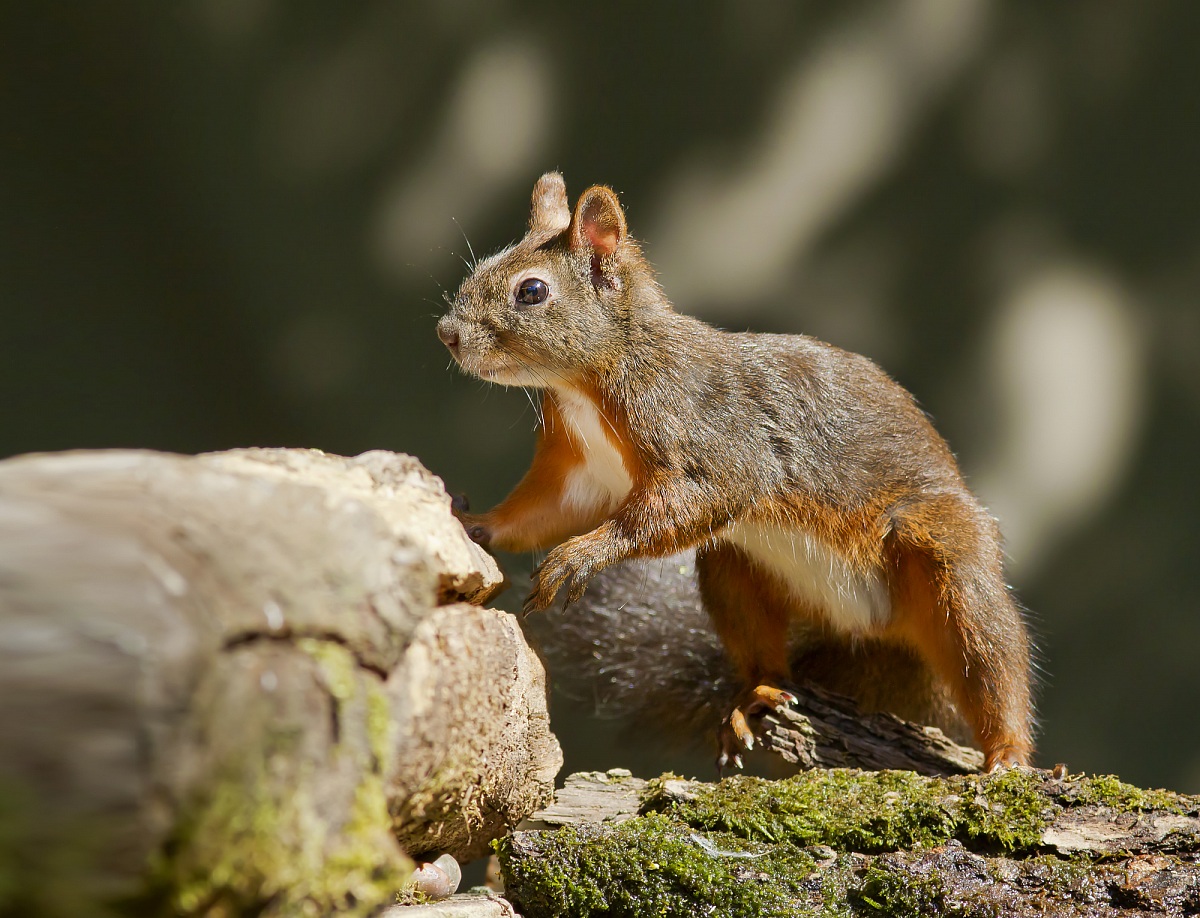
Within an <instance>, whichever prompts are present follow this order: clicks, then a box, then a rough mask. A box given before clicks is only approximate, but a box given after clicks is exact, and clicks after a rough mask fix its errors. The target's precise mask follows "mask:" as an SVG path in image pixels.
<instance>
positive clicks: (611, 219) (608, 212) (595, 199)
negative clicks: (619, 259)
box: [571, 185, 626, 256]
mask: <svg viewBox="0 0 1200 918" xmlns="http://www.w3.org/2000/svg"><path fill="white" fill-rule="evenodd" d="M625 233H626V229H625V211H623V210H621V202H620V201H618V200H617V195H616V193H615V192H614V191H613V190H612V189H611V188H605V187H604V186H603V185H593V186H592V187H591V188H589V189H588V190H587V191H585V192H584V193H583V194H582V195H580V196H579V201H578V203H576V205H575V216H574V217H572V218H571V248H573V249H579V248H582V247H584V246H587V247H588V248H590V249H591V250H592V252H593V253H594V254H596V255H600V256H605V255H611V254H612V253H613V252H615V251H616V250H617V246H618V245H620V244H621V240H622V239H624V238H625Z"/></svg>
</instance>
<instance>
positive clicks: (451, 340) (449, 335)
mask: <svg viewBox="0 0 1200 918" xmlns="http://www.w3.org/2000/svg"><path fill="white" fill-rule="evenodd" d="M437 334H438V337H439V338H441V339H442V344H444V345H446V347H448V348H450V350H451V351H455V352H457V351H458V332H456V331H455V330H454V329H452V328H443V327H442V326H441V325H439V326H438V330H437Z"/></svg>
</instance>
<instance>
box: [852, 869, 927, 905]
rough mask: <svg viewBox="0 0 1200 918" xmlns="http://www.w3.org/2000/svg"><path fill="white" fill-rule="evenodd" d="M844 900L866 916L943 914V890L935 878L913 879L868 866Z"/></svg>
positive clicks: (895, 872) (899, 873) (908, 875)
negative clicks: (858, 882) (860, 879)
mask: <svg viewBox="0 0 1200 918" xmlns="http://www.w3.org/2000/svg"><path fill="white" fill-rule="evenodd" d="M847 898H848V899H849V900H850V902H852V903H853V904H854V905H856V906H858V908H859V909H860V910H861V911H863V912H866V913H867V914H869V915H887V916H889V918H928V916H930V915H941V914H943V913H944V911H945V908H944V906H945V898H946V890H945V887H944V885H943V884H942V882H941V881H940V880H939V879H938V878H937V877H914V876H912V875H911V874H909V873H907V872H904V873H901V872H898V871H894V870H888V869H884V868H883V867H880V866H875V865H872V866H871V867H868V868H867V870H866V873H865V874H864V875H863V878H862V882H861V883H860V884H859V885H858V886H855V887H852V888H851V889H850V890H849V891H848V895H847Z"/></svg>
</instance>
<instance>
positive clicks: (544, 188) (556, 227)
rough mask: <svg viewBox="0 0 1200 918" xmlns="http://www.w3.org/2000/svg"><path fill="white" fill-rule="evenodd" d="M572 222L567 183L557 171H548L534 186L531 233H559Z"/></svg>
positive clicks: (530, 219)
mask: <svg viewBox="0 0 1200 918" xmlns="http://www.w3.org/2000/svg"><path fill="white" fill-rule="evenodd" d="M570 224H571V208H570V206H569V205H568V204H567V184H566V182H564V181H563V177H562V176H561V175H559V174H558V173H557V172H547V173H546V174H545V175H543V176H542V177H541V178H540V179H538V180H537V184H536V185H534V186H533V201H532V202H531V203H530V207H529V231H530V232H531V233H558V232H561V231H562V230H565V229H566V228H567V227H568V226H570Z"/></svg>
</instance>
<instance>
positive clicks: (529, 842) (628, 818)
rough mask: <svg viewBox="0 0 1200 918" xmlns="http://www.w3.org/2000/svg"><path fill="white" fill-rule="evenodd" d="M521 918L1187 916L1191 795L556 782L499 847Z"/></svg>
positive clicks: (950, 780)
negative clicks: (546, 804)
mask: <svg viewBox="0 0 1200 918" xmlns="http://www.w3.org/2000/svg"><path fill="white" fill-rule="evenodd" d="M499 855H500V862H501V867H502V870H503V874H504V882H505V888H506V896H507V897H508V898H509V899H510V900H511V901H512V902H513V903H514V905H515V906H516V908H517V909H518V911H520V912H521V914H523V915H524V916H525V918H545V916H571V918H587V916H592V915H596V916H598V915H623V916H640V915H646V916H651V915H653V916H676V915H677V916H688V918H691V916H695V915H700V914H712V915H737V916H759V915H778V916H784V915H786V916H804V915H814V916H816V915H863V916H867V915H888V916H910V915H911V916H918V915H920V916H936V915H954V916H960V918H962V916H975V915H978V916H981V918H983V916H989V918H990V916H996V915H1006V916H1007V915H1013V916H1023V915H1030V916H1032V915H1038V916H1057V915H1063V916H1067V915H1070V916H1079V915H1112V916H1123V915H1130V916H1132V915H1194V914H1197V912H1198V911H1200V862H1198V860H1200V798H1196V797H1185V796H1181V795H1177V794H1171V793H1167V792H1164V791H1144V790H1140V789H1138V788H1135V787H1132V786H1130V785H1127V784H1122V783H1121V782H1120V781H1117V780H1116V779H1114V778H1109V777H1084V776H1066V777H1063V778H1056V777H1055V776H1054V775H1053V774H1052V773H1050V772H1040V771H1034V770H1032V769H1012V770H1009V771H1004V772H1000V773H997V774H994V775H986V776H981V775H972V776H955V777H944V778H930V777H921V776H918V775H916V774H913V773H911V772H897V771H879V772H863V771H851V770H814V771H809V772H804V773H801V774H799V775H796V776H795V777H793V778H789V779H785V780H782V781H766V780H763V779H758V778H749V777H737V778H730V779H727V780H725V781H723V782H721V783H720V784H704V783H701V782H695V781H683V780H680V779H677V778H674V777H673V776H664V777H663V778H660V779H656V780H654V781H650V782H644V781H639V780H638V779H636V778H632V777H629V776H628V775H627V773H624V774H623V773H620V772H616V773H614V772H609V773H607V774H591V775H577V776H572V777H571V778H569V779H568V781H567V786H566V788H564V790H563V791H561V792H560V793H559V796H558V800H557V801H556V803H555V805H554V806H553V807H551V808H549V809H547V810H546V811H543V812H542V813H539V814H538V815H537V816H535V817H534V821H533V822H531V823H530V827H529V828H527V829H524V830H522V831H518V832H516V833H514V834H513V835H511V836H510V837H508V838H507V839H506V840H504V841H503V842H501V843H500V845H499Z"/></svg>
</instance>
